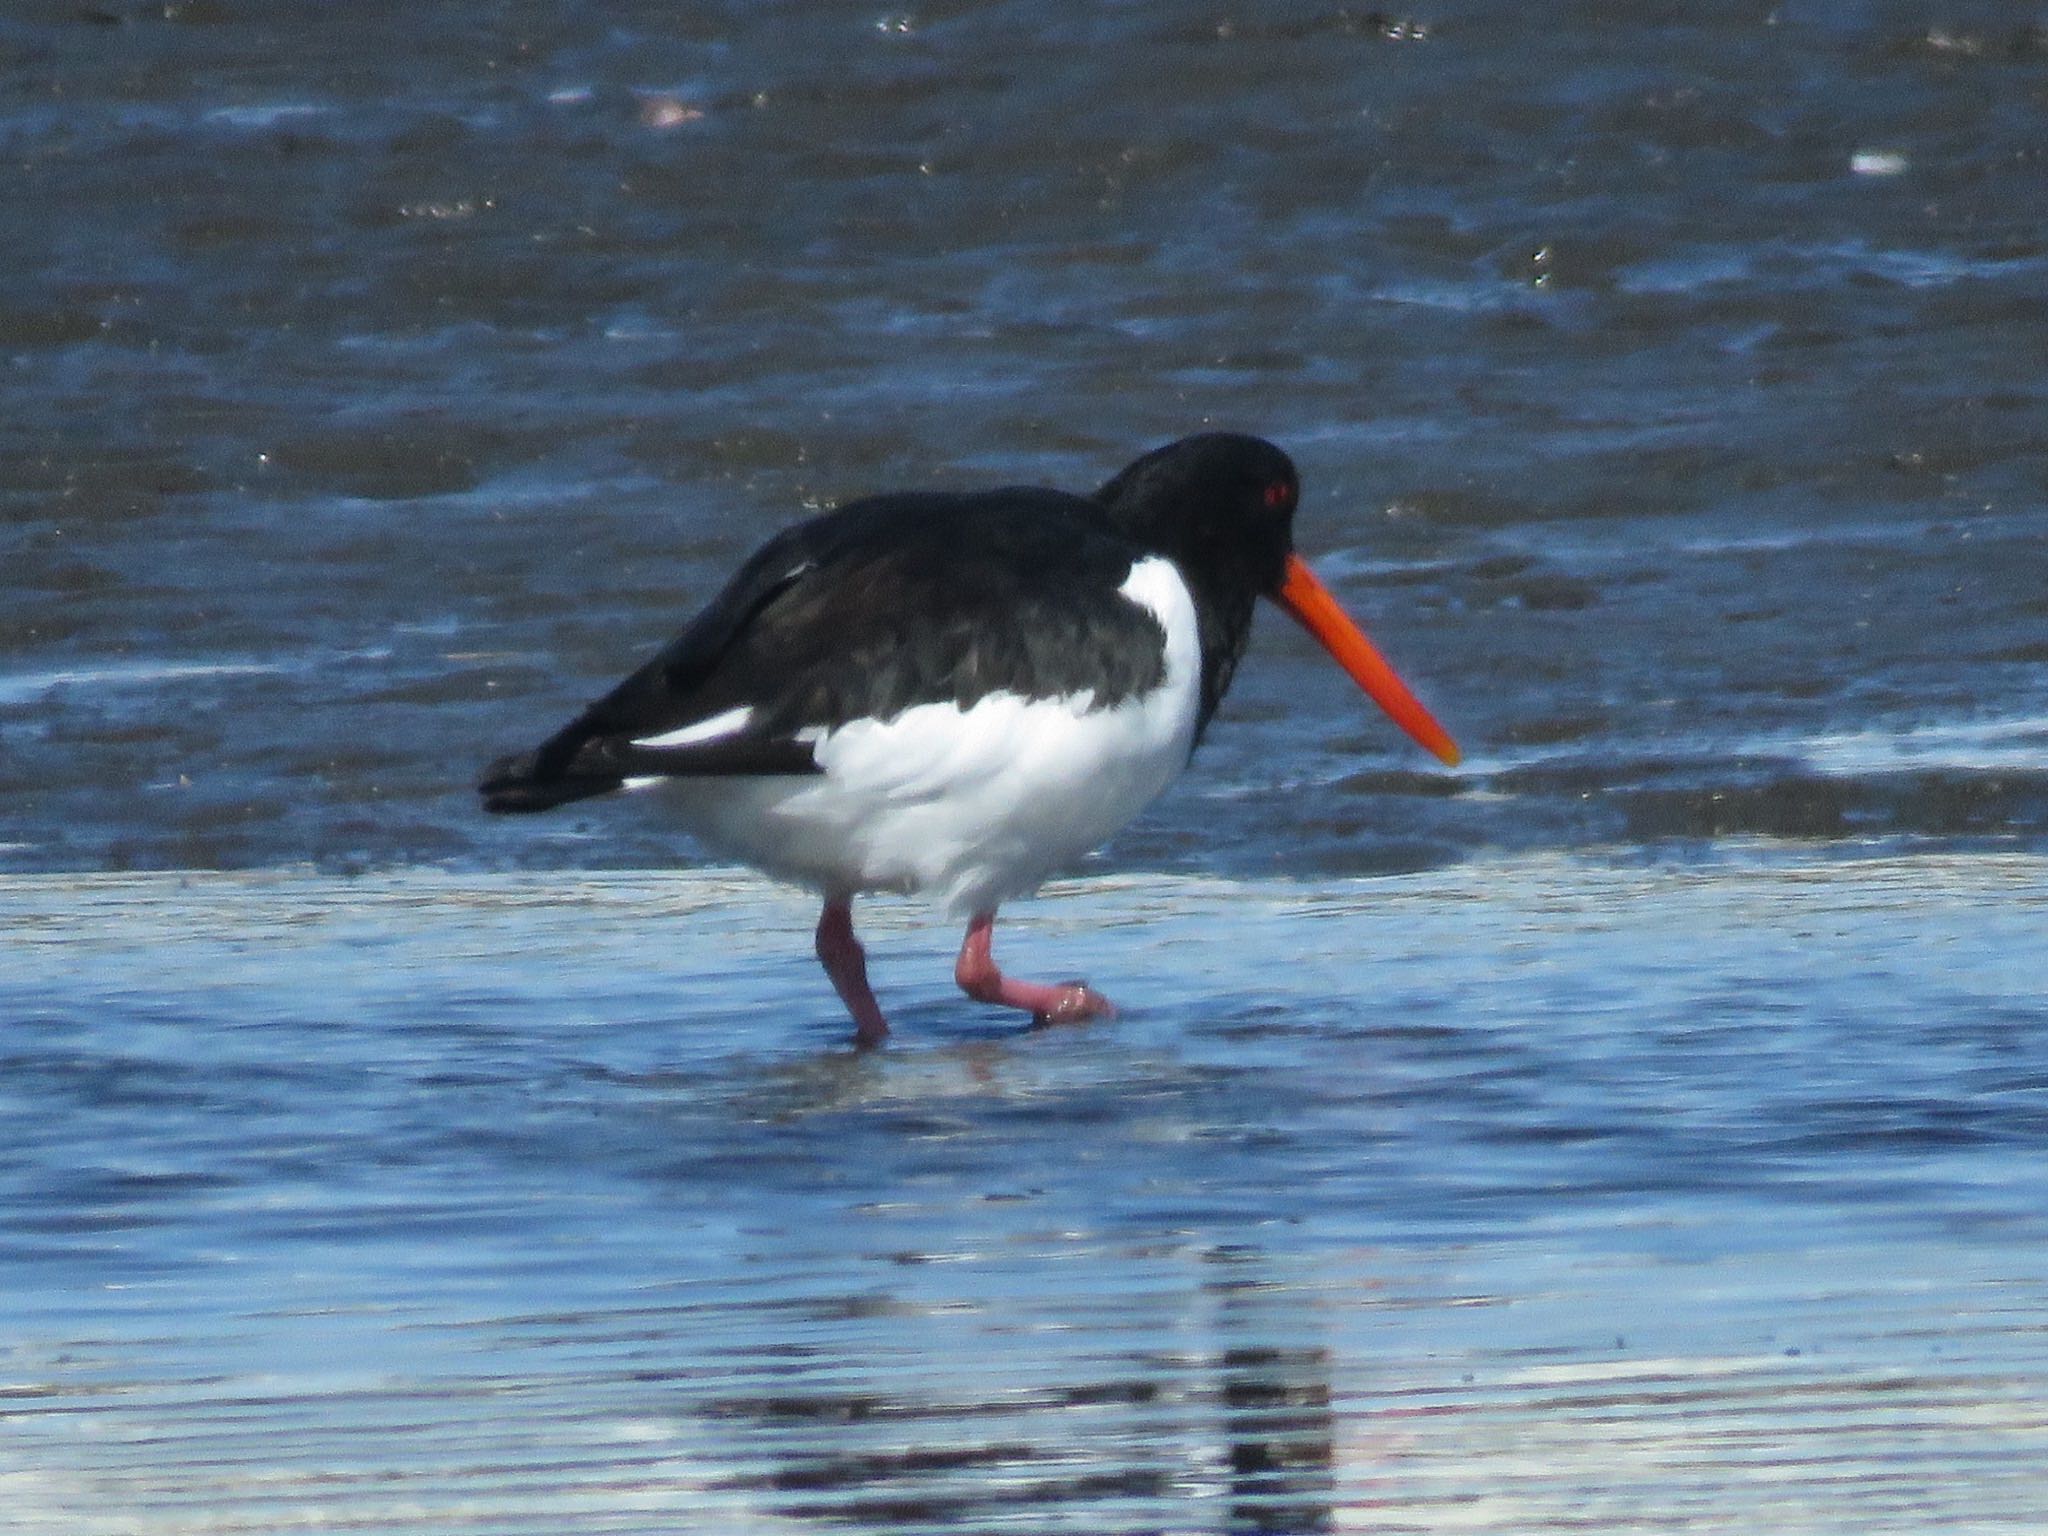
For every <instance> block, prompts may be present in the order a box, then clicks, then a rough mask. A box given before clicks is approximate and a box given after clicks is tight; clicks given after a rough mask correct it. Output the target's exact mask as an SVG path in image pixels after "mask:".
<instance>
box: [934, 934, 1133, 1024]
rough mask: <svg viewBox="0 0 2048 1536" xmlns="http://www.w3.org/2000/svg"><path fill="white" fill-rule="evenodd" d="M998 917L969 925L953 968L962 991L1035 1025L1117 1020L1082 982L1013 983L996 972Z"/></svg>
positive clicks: (1105, 1002)
mask: <svg viewBox="0 0 2048 1536" xmlns="http://www.w3.org/2000/svg"><path fill="white" fill-rule="evenodd" d="M995 927H996V915H995V913H993V912H977V913H976V914H975V915H974V921H973V922H971V923H969V924H968V925H967V938H966V939H965V941H963V942H962V944H961V945H960V958H959V960H958V961H956V962H955V963H954V966H953V979H954V980H955V981H957V982H959V983H960V990H961V991H962V992H965V993H966V994H967V995H968V996H969V997H971V998H973V999H974V1000H975V1001H976V1002H978V1003H1001V1004H1002V1005H1003V1006H1004V1007H1005V1008H1022V1009H1023V1010H1024V1011H1025V1012H1026V1013H1029V1014H1030V1015H1031V1021H1032V1023H1034V1024H1079V1023H1081V1022H1082V1021H1084V1020H1087V1019H1109V1018H1114V1017H1116V1009H1114V1008H1113V1007H1111V1006H1110V1002H1109V999H1108V998H1106V997H1104V996H1103V995H1102V994H1101V993H1100V992H1096V991H1092V990H1090V989H1089V988H1087V987H1085V986H1083V985H1082V984H1081V983H1080V982H1078V981H1070V982H1068V983H1066V984H1065V985H1064V986H1058V987H1047V986H1041V985H1039V984H1038V983H1036V982H1030V981H1012V980H1011V979H1010V978H1009V977H1007V976H1005V975H1004V974H1003V973H1002V972H1001V971H1000V970H998V969H997V968H996V961H995V956H994V955H992V954H991V953H989V949H990V946H991V944H992V943H993V942H994V938H995Z"/></svg>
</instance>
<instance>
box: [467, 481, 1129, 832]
mask: <svg viewBox="0 0 2048 1536" xmlns="http://www.w3.org/2000/svg"><path fill="white" fill-rule="evenodd" d="M1137 557H1138V551H1137V550H1136V548H1135V546H1133V545H1131V544H1130V543H1128V542H1127V541H1126V540H1125V539H1124V538H1122V536H1120V535H1118V534H1117V533H1115V532H1113V531H1112V530H1111V529H1109V528H1108V527H1107V526H1106V524H1105V523H1104V521H1103V518H1102V514H1101V511H1100V508H1099V507H1098V506H1097V504H1096V503H1094V502H1091V501H1087V500H1084V499H1082V498H1080V497H1075V496H1067V495H1064V494H1062V493H1060V492H1056V491H1042V490H1006V491H991V492H985V493H981V494H978V495H944V494H920V493H910V494H902V495H893V496H880V497H875V498H872V499H870V500H866V501H860V502H855V503H852V504H850V505H848V506H846V507H844V508H842V509H840V510H839V511H837V512H833V513H828V514H826V515H825V516H823V517H819V518H815V519H812V520H811V521H809V522H806V523H801V524H799V525H797V526H795V527H793V528H790V529H787V530H785V531H784V532H783V533H781V534H779V535H777V536H776V537H775V538H773V539H771V540H770V541H769V542H768V543H767V544H766V545H764V546H762V548H761V549H760V550H759V551H757V552H756V553H755V555H754V556H753V557H752V558H751V559H749V560H748V561H747V563H746V564H745V565H744V566H742V567H741V568H740V570H739V572H738V573H737V574H736V575H735V576H734V577H733V579H732V581H731V582H730V583H729V584H728V585H727V586H726V588H725V590H724V591H722V592H720V593H719V594H718V596H717V597H715V598H714V599H712V601H711V602H710V604H709V605H707V606H706V607H705V608H704V609H703V611H702V612H700V613H699V614H698V615H697V616H696V617H695V618H694V619H692V620H691V621H690V623H689V624H688V625H687V626H686V627H685V628H684V629H683V631H682V633H681V634H679V635H677V636H676V638H675V639H674V640H672V641H670V642H669V643H668V644H667V645H666V646H664V647H663V648H662V649H661V650H660V651H659V652H658V653H657V654H656V655H655V656H654V657H653V658H652V659H651V660H650V661H648V662H647V664H646V665H645V666H643V667H641V668H640V669H639V670H638V671H636V672H634V673H633V674H632V675H631V676H629V677H627V678H626V679H625V680H624V681H623V682H621V683H620V684H619V685H618V686H617V687H616V688H614V689H613V690H612V691H611V692H610V693H608V694H606V695H605V696H604V697H603V698H601V699H599V700H597V701H596V702H595V703H594V704H592V705H590V707H589V708H587V709H585V710H584V711H583V712H582V713H581V714H580V715H578V716H577V717H576V718H575V719H574V720H572V721H571V722H570V723H569V724H568V725H567V726H565V727H564V728H563V729H561V730H560V731H558V732H556V733H555V734H554V735H553V736H551V737H550V738H548V740H547V741H545V742H543V743H542V744H541V745H540V746H539V747H537V748H535V749H534V750H533V751H531V752H524V753H517V754H514V755H513V756H510V757H506V758H501V759H500V760H499V761H497V762H495V763H493V764H492V765H491V766H490V768H489V769H487V770H486V772H485V775H484V779H483V782H482V784H481V785H480V786H479V788H480V790H481V792H482V794H483V796H484V804H485V807H486V808H487V809H489V810H494V811H527V810H545V809H547V808H549V807H550V806H554V805H560V804H563V803H565V802H567V801H571V800H578V799H583V798H585V797H586V796H589V795H595V794H602V793H604V792H605V791H607V790H611V789H616V788H618V787H619V785H620V784H621V783H623V782H624V781H625V780H626V779H629V778H635V777H641V776H648V775H680V776H706V775H731V774H749V775H751V774H803V773H813V772H816V771H817V764H816V761H815V759H814V758H813V756H812V743H813V742H814V740H815V739H816V737H817V735H818V734H819V733H821V732H823V731H827V730H830V729H832V728H833V727H835V726H839V725H843V724H845V723H846V722H848V721H850V720H855V719H863V718H871V719H888V718H891V717H893V716H895V715H897V714H900V713H901V712H902V711H903V710H905V709H908V708H910V707H912V706H913V705H916V704H921V703H930V702H938V701H951V702H954V703H957V704H959V705H961V706H962V707H965V706H967V705H970V704H972V703H974V702H975V701H976V700H977V699H980V698H982V697H985V696H986V695H988V694H990V693H995V692H1001V691H1011V692H1016V693H1021V694H1026V695H1044V694H1066V693H1078V692H1081V691H1083V690H1093V692H1094V693H1095V696H1096V700H1097V702H1099V703H1103V704H1109V703H1114V702H1115V701H1116V699H1117V698H1119V697H1123V696H1127V695H1128V694H1130V693H1134V692H1139V691H1142V690H1143V689H1146V688H1149V687H1151V686H1154V685H1155V684H1156V683H1157V682H1158V681H1159V678H1160V677H1161V675H1162V674H1163V665H1164V662H1163V655H1162V641H1163V636H1162V634H1161V632H1160V630H1159V627H1158V625H1157V623H1156V621H1154V620H1153V619H1152V617H1151V615H1150V614H1149V613H1146V612H1145V611H1144V610H1142V609H1140V608H1138V607H1137V606H1136V605H1135V604H1133V603H1130V602H1128V601H1126V600H1124V599H1123V598H1122V597H1120V596H1119V595H1118V593H1117V588H1118V586H1119V585H1120V584H1121V582H1122V581H1123V579H1124V577H1125V576H1126V575H1127V574H1128V573H1129V570H1130V567H1131V564H1132V562H1133V560H1134V559H1136V558H1137ZM739 711H745V716H744V723H743V724H742V725H740V726H738V727H737V728H733V729H729V730H726V731H724V732H722V733H721V734H719V735H717V736H716V737H715V738H712V739H708V740H700V741H695V742H691V743H688V744H685V745H681V746H645V745H642V743H643V742H646V741H648V740H650V739H652V738H658V737H660V736H662V735H664V734H668V733H673V732H675V731H677V730H679V729H681V728H683V727H686V726H689V725H692V724H694V723H697V722H701V721H707V720H712V719H715V718H717V717H720V716H726V715H731V714H735V713H736V712H739Z"/></svg>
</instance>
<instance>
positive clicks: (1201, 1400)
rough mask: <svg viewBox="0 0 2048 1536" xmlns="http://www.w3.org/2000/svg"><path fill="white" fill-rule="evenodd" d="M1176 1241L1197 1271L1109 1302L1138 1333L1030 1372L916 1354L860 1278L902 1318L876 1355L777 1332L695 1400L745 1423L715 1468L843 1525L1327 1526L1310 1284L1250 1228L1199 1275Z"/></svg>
mask: <svg viewBox="0 0 2048 1536" xmlns="http://www.w3.org/2000/svg"><path fill="white" fill-rule="evenodd" d="M1187 1257H1188V1255H1187V1252H1186V1250H1184V1249H1183V1250H1181V1253H1180V1258H1179V1260H1178V1261H1177V1262H1176V1264H1175V1265H1174V1270H1175V1272H1176V1273H1178V1274H1179V1276H1180V1277H1181V1278H1182V1279H1183V1280H1186V1279H1188V1278H1192V1279H1193V1280H1194V1284H1193V1285H1192V1286H1186V1285H1182V1286H1179V1287H1176V1288H1174V1289H1173V1290H1172V1291H1170V1292H1165V1293H1162V1292H1159V1291H1152V1292H1151V1293H1150V1295H1149V1297H1148V1298H1147V1300H1146V1302H1145V1303H1144V1304H1143V1305H1142V1306H1141V1307H1140V1308H1139V1309H1138V1310H1136V1311H1134V1312H1132V1313H1131V1314H1130V1315H1128V1316H1126V1317H1125V1318H1124V1319H1123V1326H1125V1327H1128V1328H1129V1329H1131V1330H1132V1331H1133V1332H1136V1333H1139V1334H1140V1335H1141V1336H1142V1337H1144V1338H1146V1339H1147V1340H1149V1341H1151V1342H1150V1343H1149V1344H1147V1345H1145V1346H1140V1347H1134V1348H1128V1349H1126V1350H1123V1351H1119V1352H1116V1353H1114V1354H1111V1355H1105V1354H1104V1353H1102V1352H1097V1351H1094V1350H1083V1351H1081V1352H1078V1353H1070V1354H1065V1355H1063V1356H1062V1357H1061V1359H1060V1360H1059V1361H1057V1362H1056V1366H1055V1370H1054V1371H1053V1372H1052V1373H1047V1372H1046V1371H1045V1370H1044V1369H1042V1367H1043V1365H1044V1361H1043V1359H1042V1358H1041V1360H1040V1361H1038V1362H1036V1364H1037V1366H1038V1367H1040V1368H1038V1369H1032V1368H1031V1363H1029V1362H1020V1367H1021V1369H1022V1370H1029V1373H1030V1375H1031V1376H1032V1378H1033V1379H1032V1380H1031V1381H1029V1382H1028V1383H1027V1382H1024V1381H1021V1380H1018V1379H1015V1378H1014V1377H1010V1376H1007V1375H1004V1374H1002V1373H1001V1369H1000V1367H999V1366H998V1365H997V1364H996V1361H995V1359H994V1357H993V1356H992V1357H991V1359H990V1360H989V1361H987V1362H982V1363H981V1364H979V1365H978V1366H977V1365H974V1364H973V1363H971V1362H970V1368H969V1369H968V1370H967V1371H966V1372H965V1373H964V1374H963V1370H962V1363H961V1362H960V1361H959V1360H957V1359H954V1358H942V1357H941V1356H940V1355H939V1354H938V1353H937V1352H936V1351H935V1352H934V1353H933V1354H931V1355H930V1356H927V1357H920V1352H919V1350H918V1347H917V1345H916V1343H915V1336H916V1334H917V1333H918V1332H919V1331H920V1325H919V1322H918V1320H917V1319H916V1318H915V1317H914V1316H912V1315H910V1312H909V1311H906V1312H904V1313H902V1314H901V1315H896V1316H893V1317H892V1316H890V1315H889V1314H890V1313H891V1308H890V1307H889V1306H888V1304H887V1303H886V1302H880V1301H879V1300H878V1299H875V1298H871V1299H870V1302H871V1308H873V1309H874V1310H873V1315H871V1316H870V1317H869V1319H868V1321H870V1322H883V1321H885V1319H886V1321H887V1322H894V1323H896V1324H898V1325H900V1328H901V1330H902V1331H901V1332H900V1333H899V1332H897V1331H896V1330H895V1329H891V1328H889V1327H887V1326H886V1325H885V1326H884V1328H883V1329H882V1332H881V1334H871V1336H872V1337H874V1338H875V1340H876V1343H877V1346H878V1347H877V1349H876V1350H875V1354H874V1358H873V1359H851V1358H848V1357H847V1355H846V1354H845V1353H844V1351H843V1350H836V1349H825V1350H820V1351H815V1352H814V1351H812V1350H805V1351H803V1352H801V1353H795V1354H792V1353H786V1352H778V1354H779V1357H778V1358H774V1359H772V1360H768V1359H763V1360H759V1361H758V1362H757V1363H756V1366H755V1368H754V1370H753V1371H752V1372H751V1373H750V1375H751V1376H752V1379H753V1381H754V1382H755V1383H756V1384H759V1385H762V1386H763V1387H764V1388H765V1389H764V1390H761V1391H759V1392H757V1393H756V1392H742V1393H738V1394H734V1395H731V1396H724V1397H720V1398H718V1399H715V1400H713V1401H708V1402H700V1403H699V1404H698V1405H697V1406H698V1410H699V1411H700V1412H703V1413H705V1414H707V1415H709V1416H710V1417H711V1418H713V1419H715V1420H717V1421H720V1422H721V1423H722V1424H723V1425H724V1426H725V1427H726V1428H727V1429H728V1430H730V1429H732V1428H734V1427H736V1426H744V1430H743V1433H742V1434H741V1436H740V1437H739V1439H738V1440H737V1441H736V1442H735V1443H736V1444H737V1445H741V1446H744V1447H745V1448H746V1451H745V1453H744V1458H743V1460H742V1459H736V1475H735V1476H733V1477H731V1478H730V1479H728V1480H726V1481H724V1482H723V1484H722V1488H723V1490H724V1491H725V1492H727V1493H735V1494H742V1495H749V1494H750V1495H753V1496H755V1497H757V1498H758V1497H759V1496H761V1495H766V1497H765V1499H763V1500H762V1501H761V1502H762V1503H765V1505H766V1506H767V1508H768V1509H769V1510H770V1511H772V1513H773V1514H774V1515H776V1516H778V1517H781V1518H784V1519H790V1520H795V1521H798V1522H819V1523H827V1524H830V1525H832V1526H834V1527H836V1528H839V1529H842V1530H846V1529H852V1530H870V1531H878V1532H879V1531H901V1530H941V1531H958V1532H968V1531H998V1530H1015V1529H1019V1528H1023V1527H1020V1526H1019V1525H1018V1523H1017V1522H1018V1520H1019V1519H1020V1517H1025V1518H1028V1517H1029V1516H1030V1515H1031V1514H1032V1513H1033V1512H1037V1513H1038V1514H1039V1515H1041V1516H1042V1517H1044V1518H1047V1519H1050V1520H1053V1521H1055V1522H1056V1523H1057V1525H1058V1528H1059V1529H1063V1530H1064V1529H1081V1528H1084V1526H1083V1525H1079V1524H1076V1523H1075V1522H1077V1521H1082V1522H1085V1528H1086V1529H1088V1530H1090V1531H1097V1532H1102V1533H1104V1536H1115V1533H1121V1532H1131V1533H1136V1532H1141V1531H1142V1532H1151V1531H1158V1530H1160V1529H1167V1528H1170V1529H1174V1530H1184V1529H1196V1530H1199V1529H1213V1530H1216V1531H1218V1532H1222V1533H1229V1536H1253V1533H1275V1536H1279V1533H1304V1532H1323V1531H1330V1530H1333V1529H1334V1528H1335V1525H1334V1514H1333V1510H1332V1498H1333V1488H1334V1473H1333V1446H1334V1443H1335V1439H1336V1436H1335V1429H1334V1422H1333V1410H1332V1405H1331V1396H1332V1394H1331V1385H1330V1357H1329V1352H1328V1350H1327V1349H1326V1348H1324V1347H1323V1346H1322V1345H1320V1344H1319V1343H1315V1342H1312V1341H1310V1340H1311V1339H1312V1334H1311V1332H1310V1330H1312V1329H1314V1328H1315V1326H1316V1324H1317V1322H1318V1320H1317V1319H1316V1318H1315V1316H1314V1315H1313V1307H1312V1304H1310V1303H1309V1302H1308V1301H1307V1300H1306V1297H1305V1294H1304V1293H1303V1292H1302V1291H1300V1290H1298V1289H1295V1288H1292V1287H1290V1286H1288V1285H1286V1284H1284V1283H1282V1282H1281V1281H1279V1280H1277V1279H1275V1278H1273V1276H1272V1274H1271V1272H1270V1268H1269V1265H1268V1264H1267V1262H1266V1258H1265V1255H1264V1254H1263V1253H1262V1252H1261V1251H1260V1250H1258V1249H1256V1248H1249V1247H1245V1246H1241V1245H1224V1246H1216V1247H1210V1248H1208V1249H1205V1250H1202V1251H1201V1252H1200V1253H1199V1255H1198V1256H1197V1258H1196V1262H1197V1264H1198V1265H1199V1272H1198V1273H1197V1274H1196V1275H1195V1276H1193V1277H1190V1276H1188V1274H1187V1270H1186V1268H1185V1264H1186V1259H1187ZM1143 1262H1150V1261H1143ZM1155 1274H1156V1272H1155ZM1147 1289H1148V1290H1149V1288H1147ZM1083 1326H1085V1327H1086V1328H1087V1329H1088V1331H1090V1332H1098V1331H1099V1329H1100V1327H1101V1323H1100V1321H1099V1319H1095V1320H1090V1321H1088V1322H1087V1323H1086V1324H1084V1325H1083ZM1205 1333H1206V1334H1207V1335H1208V1339H1207V1342H1206V1343H1205V1344H1201V1343H1196V1340H1198V1339H1199V1338H1200V1336H1201V1335H1202V1334H1205ZM1039 1336H1040V1337H1043V1338H1045V1339H1046V1340H1047V1342H1048V1345H1049V1346H1050V1345H1051V1344H1052V1342H1053V1341H1055V1340H1061V1339H1062V1335H1061V1333H1060V1332H1059V1331H1056V1330H1055V1331H1049V1332H1047V1333H1044V1334H1042V1335H1039ZM842 1337H844V1336H843V1335H842ZM1162 1337H1172V1338H1174V1339H1175V1340H1176V1341H1177V1342H1179V1343H1180V1344H1182V1346H1183V1347H1181V1348H1174V1349H1163V1348H1159V1347H1156V1345H1157V1341H1158V1340H1159V1339H1161V1338H1162ZM885 1339H886V1342H885ZM1067 1339H1068V1340H1070V1339H1071V1335H1068V1336H1067ZM1063 1342H1064V1341H1063ZM1188 1344H1195V1347H1193V1348H1188V1347H1185V1346H1186V1345H1188ZM906 1356H908V1357H909V1358H908V1359H906ZM991 1372H992V1374H984V1373H991ZM1020 1374H1021V1370H1020ZM764 1378H765V1380H764ZM776 1378H780V1379H779V1380H776ZM770 1381H772V1382H773V1384H772V1385H769V1384H768V1382H770ZM740 1465H744V1466H745V1467H746V1470H745V1471H743V1472H741V1471H737V1467H738V1466H740Z"/></svg>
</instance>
